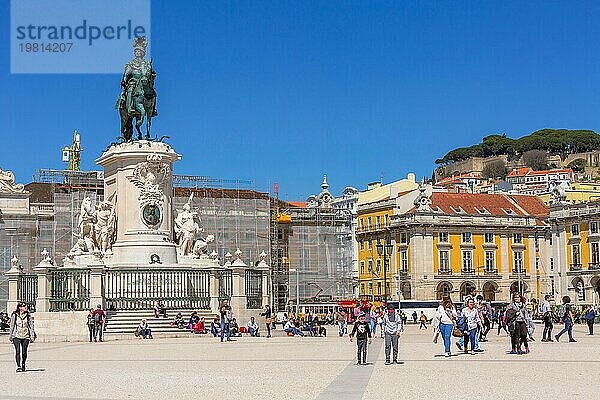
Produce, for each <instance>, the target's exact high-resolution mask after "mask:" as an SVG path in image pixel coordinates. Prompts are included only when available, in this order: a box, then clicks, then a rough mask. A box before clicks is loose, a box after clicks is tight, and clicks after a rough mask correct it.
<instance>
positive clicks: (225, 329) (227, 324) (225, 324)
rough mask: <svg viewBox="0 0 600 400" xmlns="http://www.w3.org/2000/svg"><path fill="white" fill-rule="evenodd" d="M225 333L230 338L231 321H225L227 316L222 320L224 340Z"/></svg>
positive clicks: (222, 336)
mask: <svg viewBox="0 0 600 400" xmlns="http://www.w3.org/2000/svg"><path fill="white" fill-rule="evenodd" d="M226 332H227V333H226ZM225 335H227V339H229V337H230V336H231V332H230V331H229V322H225V318H223V319H222V320H221V341H223V338H224V337H225Z"/></svg>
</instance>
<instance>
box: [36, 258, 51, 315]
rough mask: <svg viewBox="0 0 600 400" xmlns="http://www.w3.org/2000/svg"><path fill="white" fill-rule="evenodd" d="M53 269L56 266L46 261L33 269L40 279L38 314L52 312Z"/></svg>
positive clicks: (37, 302) (37, 303) (37, 301)
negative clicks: (51, 272) (51, 284)
mask: <svg viewBox="0 0 600 400" xmlns="http://www.w3.org/2000/svg"><path fill="white" fill-rule="evenodd" d="M52 269H54V265H52V264H51V263H50V262H49V261H48V260H46V259H44V260H42V261H41V262H40V263H39V264H38V265H37V266H36V267H35V268H33V270H34V272H35V273H36V274H37V277H38V296H37V300H36V301H35V311H36V313H38V312H48V311H50V296H51V293H50V270H52Z"/></svg>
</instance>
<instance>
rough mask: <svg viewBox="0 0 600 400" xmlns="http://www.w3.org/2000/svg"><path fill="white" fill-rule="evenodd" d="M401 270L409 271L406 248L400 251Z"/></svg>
mask: <svg viewBox="0 0 600 400" xmlns="http://www.w3.org/2000/svg"><path fill="white" fill-rule="evenodd" d="M400 271H401V272H408V252H407V251H406V250H402V251H401V252H400Z"/></svg>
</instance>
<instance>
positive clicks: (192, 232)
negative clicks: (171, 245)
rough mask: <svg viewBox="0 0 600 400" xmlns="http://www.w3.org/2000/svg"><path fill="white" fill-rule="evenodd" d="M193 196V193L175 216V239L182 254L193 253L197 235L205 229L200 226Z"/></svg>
mask: <svg viewBox="0 0 600 400" xmlns="http://www.w3.org/2000/svg"><path fill="white" fill-rule="evenodd" d="M193 198H194V194H193V193H192V194H191V195H190V198H189V199H188V202H187V203H185V204H184V205H183V210H181V211H179V212H178V213H177V217H176V218H175V240H176V243H177V246H178V247H179V252H180V254H181V255H184V256H187V255H191V254H192V250H193V249H194V241H195V240H196V236H197V235H198V234H199V233H200V232H202V231H203V229H202V228H200V218H199V217H198V212H196V211H192V199H193Z"/></svg>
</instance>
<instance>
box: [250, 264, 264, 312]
mask: <svg viewBox="0 0 600 400" xmlns="http://www.w3.org/2000/svg"><path fill="white" fill-rule="evenodd" d="M246 308H248V309H257V308H262V271H256V270H253V269H248V270H246Z"/></svg>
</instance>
